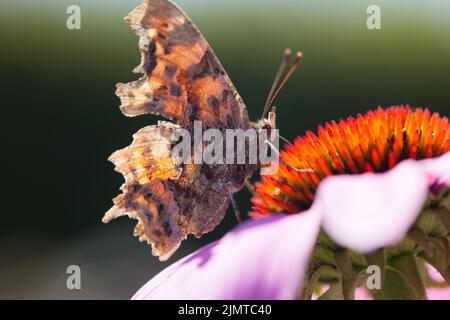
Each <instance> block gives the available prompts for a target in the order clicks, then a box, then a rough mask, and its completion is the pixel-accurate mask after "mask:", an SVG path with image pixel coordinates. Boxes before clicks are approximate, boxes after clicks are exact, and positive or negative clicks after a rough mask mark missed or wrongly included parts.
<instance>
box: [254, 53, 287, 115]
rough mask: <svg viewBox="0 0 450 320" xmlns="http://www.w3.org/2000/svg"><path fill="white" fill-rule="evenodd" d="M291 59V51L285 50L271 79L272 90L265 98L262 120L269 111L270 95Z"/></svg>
mask: <svg viewBox="0 0 450 320" xmlns="http://www.w3.org/2000/svg"><path fill="white" fill-rule="evenodd" d="M290 58H291V49H289V48H286V49H285V50H284V52H283V58H282V59H281V63H280V67H279V68H278V71H277V73H276V75H275V78H274V79H273V83H272V88H271V89H270V91H269V95H268V96H267V100H266V103H265V104H264V109H263V113H262V117H261V119H264V117H265V116H266V114H267V112H268V111H269V106H270V104H269V102H270V98H272V95H273V93H274V91H275V89H276V88H277V86H278V83H279V82H280V79H281V76H282V75H283V73H284V70H286V67H287V65H288V63H289V59H290Z"/></svg>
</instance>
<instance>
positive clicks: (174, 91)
mask: <svg viewBox="0 0 450 320" xmlns="http://www.w3.org/2000/svg"><path fill="white" fill-rule="evenodd" d="M170 94H171V95H173V96H175V97H179V96H181V95H182V94H183V90H182V89H181V87H180V86H179V85H178V84H176V83H175V82H171V83H170Z"/></svg>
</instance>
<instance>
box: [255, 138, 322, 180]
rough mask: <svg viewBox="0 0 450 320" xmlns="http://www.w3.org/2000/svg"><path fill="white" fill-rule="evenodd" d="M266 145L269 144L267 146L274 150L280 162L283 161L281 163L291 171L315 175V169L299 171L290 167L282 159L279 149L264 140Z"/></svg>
mask: <svg viewBox="0 0 450 320" xmlns="http://www.w3.org/2000/svg"><path fill="white" fill-rule="evenodd" d="M264 142H265V143H267V145H268V146H269V147H270V149H272V151H273V152H274V153H275V154H276V155H277V158H278V159H279V160H281V162H282V163H283V164H284V165H285V166H286V167H289V168H290V169H292V170H294V171H295V172H310V173H314V169H311V168H306V169H299V168H295V167H293V166H290V165H288V164H287V163H286V162H285V161H284V159H283V158H282V157H281V155H280V152H279V151H278V149H277V148H276V147H275V146H274V145H273V144H272V143H271V142H270V141H269V140H264Z"/></svg>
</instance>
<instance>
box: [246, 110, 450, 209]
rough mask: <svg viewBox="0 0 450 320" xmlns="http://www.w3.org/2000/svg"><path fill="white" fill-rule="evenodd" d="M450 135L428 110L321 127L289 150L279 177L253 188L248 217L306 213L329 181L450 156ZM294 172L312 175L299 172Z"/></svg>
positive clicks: (382, 113) (384, 114) (445, 121)
mask: <svg viewBox="0 0 450 320" xmlns="http://www.w3.org/2000/svg"><path fill="white" fill-rule="evenodd" d="M449 135H450V127H449V121H448V118H446V117H441V116H439V114H438V113H433V114H431V112H430V111H429V110H428V109H425V110H423V109H420V108H418V109H416V110H415V111H412V110H411V109H410V108H409V106H406V107H403V106H399V107H391V108H388V109H386V110H383V109H381V108H380V107H379V108H378V109H377V110H376V111H369V112H367V113H366V114H364V115H358V116H357V117H356V118H353V117H349V118H348V119H346V120H341V121H340V122H339V123H336V122H334V121H333V122H331V123H327V124H326V125H325V127H323V126H319V129H318V134H317V135H315V134H314V133H312V132H310V131H307V132H306V134H305V136H303V137H299V138H297V139H296V140H295V142H294V144H293V145H287V146H286V151H282V152H281V155H282V158H283V160H284V162H281V163H280V169H279V170H278V172H277V174H276V175H272V176H263V177H262V181H261V183H257V184H256V187H257V196H256V197H254V198H253V199H252V202H253V210H254V211H255V212H254V213H253V214H252V215H251V216H252V217H254V218H258V217H261V216H266V215H271V214H274V213H278V212H284V213H298V212H300V211H303V210H306V209H308V208H309V207H310V206H311V205H312V203H313V201H314V194H315V192H316V190H317V187H318V185H319V183H320V182H321V181H322V180H323V179H325V178H326V177H328V176H334V175H339V174H358V173H364V172H385V171H388V170H390V169H392V168H393V167H394V166H395V165H396V164H398V163H399V162H400V161H402V160H405V159H417V160H420V159H425V158H433V157H437V156H440V155H442V154H444V153H446V152H447V151H450V145H449V143H450V142H449V139H450V138H449ZM286 164H287V165H286ZM292 167H293V168H312V169H313V170H314V172H313V173H309V172H297V171H295V170H293V169H292Z"/></svg>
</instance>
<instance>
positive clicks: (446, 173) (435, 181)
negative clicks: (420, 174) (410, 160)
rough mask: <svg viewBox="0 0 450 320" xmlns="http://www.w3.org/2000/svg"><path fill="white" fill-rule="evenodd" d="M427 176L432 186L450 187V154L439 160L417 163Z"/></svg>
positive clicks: (433, 159)
mask: <svg viewBox="0 0 450 320" xmlns="http://www.w3.org/2000/svg"><path fill="white" fill-rule="evenodd" d="M417 163H418V164H419V165H420V167H421V168H422V170H423V171H424V172H425V173H426V174H427V178H428V184H429V185H430V186H434V187H435V188H436V187H438V188H439V187H440V186H449V185H450V152H447V153H445V154H444V155H442V156H440V157H438V158H432V159H426V160H421V161H418V162H417Z"/></svg>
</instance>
